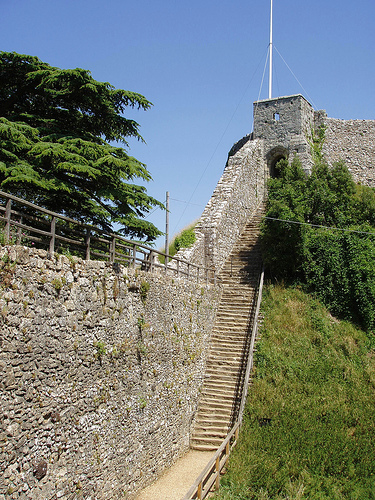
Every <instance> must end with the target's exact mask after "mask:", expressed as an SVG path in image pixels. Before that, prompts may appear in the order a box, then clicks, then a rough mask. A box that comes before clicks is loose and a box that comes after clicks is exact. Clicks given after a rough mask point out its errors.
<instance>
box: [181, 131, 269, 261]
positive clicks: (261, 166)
mask: <svg viewBox="0 0 375 500" xmlns="http://www.w3.org/2000/svg"><path fill="white" fill-rule="evenodd" d="M245 139H246V138H245ZM267 179H268V171H267V163H266V161H265V155H264V141H262V140H251V139H250V136H249V137H247V140H241V141H240V143H239V146H238V148H237V147H236V146H234V148H233V149H232V151H231V153H230V154H229V157H228V162H227V165H226V167H225V169H224V172H223V175H222V176H221V178H220V180H219V182H218V184H217V186H216V188H215V191H214V193H213V195H212V197H211V199H210V200H209V202H208V203H207V205H206V208H205V209H204V211H203V214H202V216H201V218H200V219H199V221H198V224H197V226H196V230H195V232H196V237H197V240H196V242H195V244H194V245H193V246H192V247H191V248H188V249H185V250H182V251H180V252H179V253H178V256H179V257H180V258H183V259H186V260H189V261H191V262H194V263H196V264H201V265H205V266H206V267H211V268H214V269H215V270H216V271H220V269H221V267H222V266H223V265H224V262H225V260H226V258H227V257H228V256H229V255H230V253H231V251H232V248H233V245H234V243H235V242H236V241H237V239H238V237H239V236H240V234H241V233H242V230H243V228H244V227H245V225H246V222H247V221H248V220H249V219H250V217H251V216H252V214H253V213H255V211H256V210H257V208H258V207H259V205H260V204H261V203H262V202H263V200H264V196H265V192H266V183H267Z"/></svg>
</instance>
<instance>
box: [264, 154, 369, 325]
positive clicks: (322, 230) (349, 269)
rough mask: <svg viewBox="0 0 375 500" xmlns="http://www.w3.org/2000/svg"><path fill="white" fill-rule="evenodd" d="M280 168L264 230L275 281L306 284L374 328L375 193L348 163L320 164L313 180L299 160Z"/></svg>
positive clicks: (331, 304) (338, 311) (333, 305)
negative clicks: (359, 180)
mask: <svg viewBox="0 0 375 500" xmlns="http://www.w3.org/2000/svg"><path fill="white" fill-rule="evenodd" d="M277 168H278V177H277V178H275V179H271V180H270V182H269V198H268V207H267V214H266V215H267V217H269V219H266V220H265V222H264V223H263V225H262V230H261V231H262V232H261V242H262V248H263V257H264V261H265V264H266V266H267V268H268V270H269V272H270V274H271V276H272V277H274V278H276V279H278V280H284V281H286V282H290V283H300V284H302V285H303V286H304V287H305V289H306V290H308V291H309V292H312V293H314V294H315V295H316V296H317V297H319V298H320V299H321V300H322V301H323V302H324V303H325V304H326V305H327V306H328V307H330V309H331V310H332V311H333V312H334V314H336V315H339V316H341V317H344V318H347V319H352V320H356V321H358V322H359V323H360V324H361V325H362V326H363V327H365V328H366V329H367V330H374V329H375V312H373V306H372V304H374V299H375V259H374V257H375V191H374V190H373V189H372V188H369V187H366V186H356V185H355V183H354V180H353V178H352V176H351V174H350V172H349V171H348V169H347V167H346V166H345V165H344V164H343V163H337V164H336V165H335V166H334V167H333V168H329V167H328V165H327V164H326V163H324V162H322V161H321V160H317V161H316V163H315V165H314V167H313V169H312V172H311V175H310V176H306V175H305V174H304V172H303V170H302V167H301V164H300V162H299V160H298V159H297V158H295V159H294V160H293V162H292V164H291V165H288V162H287V161H286V160H282V161H281V162H279V164H278V166H277ZM275 219H281V221H280V220H275Z"/></svg>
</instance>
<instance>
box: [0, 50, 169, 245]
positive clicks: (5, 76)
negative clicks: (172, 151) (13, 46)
mask: <svg viewBox="0 0 375 500" xmlns="http://www.w3.org/2000/svg"><path fill="white" fill-rule="evenodd" d="M127 106H130V107H137V108H138V109H143V110H147V109H148V108H149V107H150V106H151V103H150V102H149V101H147V100H146V99H145V98H144V97H143V96H142V95H140V94H137V93H134V92H129V91H125V90H121V89H115V88H114V87H113V86H112V85H110V84H109V83H103V82H98V81H96V80H94V79H93V78H92V76H91V74H90V72H89V71H87V70H83V69H80V68H77V69H73V70H62V69H59V68H54V67H52V66H50V65H48V64H46V63H44V62H42V61H40V60H39V59H38V58H37V57H32V56H27V55H20V54H16V53H14V52H12V53H9V52H0V188H1V189H3V190H5V191H7V192H10V193H12V194H15V195H18V196H20V197H23V198H26V199H28V200H29V201H32V202H34V203H36V204H38V205H40V206H43V207H45V208H47V209H50V210H53V211H56V212H62V213H65V214H66V215H68V216H70V217H72V218H74V219H77V220H81V221H83V222H86V223H93V224H95V225H98V226H100V227H102V228H103V229H105V230H107V231H109V230H112V224H114V223H116V224H117V225H120V226H121V227H122V229H120V232H122V233H124V234H125V235H129V236H132V237H137V238H143V237H146V238H147V239H148V240H150V241H152V240H153V239H155V238H156V237H157V236H158V235H160V234H161V233H160V231H158V229H157V228H156V227H155V226H153V225H152V224H151V223H149V222H147V221H145V220H144V219H143V217H144V215H145V214H147V213H148V212H149V211H150V210H151V209H152V208H153V207H154V206H160V207H163V205H162V204H161V203H160V202H158V201H157V200H155V199H154V198H152V197H150V196H148V195H147V193H146V189H145V188H144V187H143V186H138V185H135V184H133V181H134V179H141V180H142V181H149V180H150V179H151V176H150V173H149V172H148V170H147V169H146V166H145V165H144V164H143V163H141V162H140V161H138V160H137V159H135V158H133V157H131V156H129V155H128V154H127V152H126V151H125V149H123V148H122V147H119V146H115V145H113V144H110V143H109V142H110V141H111V142H112V141H115V142H120V143H122V144H124V145H125V146H126V145H127V142H126V138H127V137H136V138H137V139H139V140H143V139H142V137H141V136H140V134H139V131H138V128H139V125H138V124H137V123H136V122H135V121H134V120H129V119H127V118H125V117H124V116H123V115H122V113H123V112H124V110H125V108H126V107H127Z"/></svg>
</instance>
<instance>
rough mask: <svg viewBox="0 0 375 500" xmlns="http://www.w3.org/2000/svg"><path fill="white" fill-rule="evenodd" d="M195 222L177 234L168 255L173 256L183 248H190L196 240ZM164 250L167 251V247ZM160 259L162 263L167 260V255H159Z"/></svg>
mask: <svg viewBox="0 0 375 500" xmlns="http://www.w3.org/2000/svg"><path fill="white" fill-rule="evenodd" d="M194 229H195V223H193V224H191V225H190V226H188V227H187V228H185V229H184V230H183V231H182V232H181V233H179V234H177V235H176V236H175V237H174V238H173V240H172V242H171V243H170V245H169V247H168V248H169V252H168V255H169V256H170V257H173V256H174V255H176V253H177V252H178V251H179V250H180V249H181V248H189V247H191V246H192V245H194V242H195V240H196V236H195V230H194ZM161 251H162V252H165V247H164V248H162V250H161ZM159 260H160V262H161V263H162V264H164V262H165V257H164V256H162V255H159Z"/></svg>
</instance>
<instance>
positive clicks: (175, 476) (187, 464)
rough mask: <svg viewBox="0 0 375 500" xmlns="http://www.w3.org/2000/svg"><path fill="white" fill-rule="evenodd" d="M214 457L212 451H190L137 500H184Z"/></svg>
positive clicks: (142, 492)
mask: <svg viewBox="0 0 375 500" xmlns="http://www.w3.org/2000/svg"><path fill="white" fill-rule="evenodd" d="M212 456H213V452H212V451H194V450H191V451H189V452H188V453H187V454H186V455H184V456H183V457H182V458H180V459H179V460H177V462H176V463H175V464H174V465H173V466H172V467H171V468H170V469H168V470H167V471H166V472H165V473H164V474H163V475H162V476H161V477H160V478H159V479H158V480H157V481H155V483H153V484H152V485H151V486H149V487H148V488H146V489H144V490H143V491H141V493H140V494H139V495H138V496H137V500H182V498H183V497H184V495H186V493H187V492H188V491H189V488H190V487H191V486H192V485H193V483H194V481H195V480H196V479H197V477H198V476H199V474H200V473H201V472H202V470H203V469H204V468H205V467H206V465H207V464H208V462H209V461H210V458H211V457H212Z"/></svg>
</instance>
